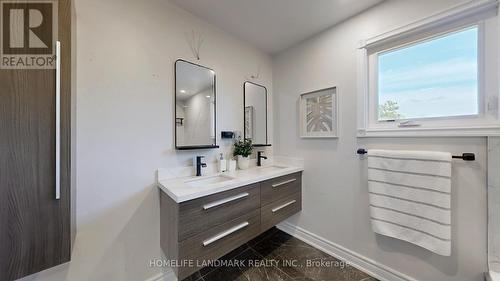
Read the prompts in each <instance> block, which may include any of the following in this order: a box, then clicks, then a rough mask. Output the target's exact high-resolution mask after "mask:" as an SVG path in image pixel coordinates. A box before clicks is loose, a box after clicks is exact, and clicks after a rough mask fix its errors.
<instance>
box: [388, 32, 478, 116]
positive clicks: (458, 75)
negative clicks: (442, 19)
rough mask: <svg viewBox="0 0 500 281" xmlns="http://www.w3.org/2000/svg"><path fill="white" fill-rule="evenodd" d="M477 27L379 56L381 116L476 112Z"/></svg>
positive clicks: (451, 114)
mask: <svg viewBox="0 0 500 281" xmlns="http://www.w3.org/2000/svg"><path fill="white" fill-rule="evenodd" d="M477 42H478V28H477V27H472V28H468V29H465V30H461V31H459V32H456V33H451V34H448V35H446V36H444V37H439V38H436V39H433V40H430V41H425V42H422V43H419V44H416V45H413V46H410V47H407V48H403V49H399V50H395V51H392V52H388V53H385V54H381V55H379V57H378V75H379V78H378V99H379V120H391V119H413V118H432V117H445V116H461V115H475V114H478V78H477V74H478V65H477V60H478V46H477V44H478V43H477Z"/></svg>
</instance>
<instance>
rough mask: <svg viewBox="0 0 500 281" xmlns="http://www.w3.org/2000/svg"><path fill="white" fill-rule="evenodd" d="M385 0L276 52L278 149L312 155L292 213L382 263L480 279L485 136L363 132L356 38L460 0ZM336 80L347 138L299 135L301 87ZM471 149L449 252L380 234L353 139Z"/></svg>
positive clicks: (457, 188)
mask: <svg viewBox="0 0 500 281" xmlns="http://www.w3.org/2000/svg"><path fill="white" fill-rule="evenodd" d="M458 3H459V1H451V0H439V1H420V0H406V1H387V2H384V3H382V4H381V5H379V6H377V7H375V8H373V9H371V10H369V11H367V12H365V13H363V14H360V15H358V16H356V17H354V18H352V19H350V20H348V21H345V22H344V23H342V24H340V25H339V26H337V27H334V28H332V29H329V30H327V31H325V32H323V33H322V34H319V35H317V36H315V37H313V38H311V39H309V40H307V41H305V42H303V43H301V44H300V45H298V46H294V47H292V48H291V49H289V50H286V51H285V52H283V53H281V54H279V55H278V56H276V57H275V58H274V61H273V77H274V94H275V95H274V98H275V99H274V103H275V105H276V106H275V108H274V110H275V124H276V130H275V131H274V132H275V143H276V144H277V146H276V148H275V152H276V154H278V155H289V156H298V157H303V158H304V159H305V172H304V187H303V196H304V198H303V210H302V212H301V213H300V214H298V215H296V216H295V217H293V218H292V219H290V220H289V222H290V223H292V224H295V225H297V226H299V227H302V228H304V229H306V230H308V231H310V232H312V233H314V234H317V235H319V236H322V237H324V238H326V239H328V240H329V241H331V242H333V243H336V244H338V245H340V246H343V247H345V248H347V249H349V250H351V251H354V252H356V253H358V254H360V255H362V256H364V257H366V258H368V259H371V260H373V261H375V262H377V263H380V264H382V265H385V266H388V267H390V268H392V269H394V270H396V271H399V272H401V273H403V274H406V275H408V276H410V277H413V278H416V279H417V280H423V281H438V280H439V281H479V280H481V281H482V280H484V279H483V278H484V277H483V272H485V271H486V270H487V258H486V255H487V254H486V245H487V243H486V237H487V227H486V218H487V211H486V208H487V207H486V206H487V200H486V165H487V164H486V160H487V154H486V139H485V138H453V139H445V138H420V139H411V138H409V139H392V138H391V139H389V138H388V139H373V138H372V139H358V138H356V124H357V122H356V63H357V60H356V47H357V44H358V41H359V40H362V39H366V38H370V37H372V36H375V35H378V34H380V33H383V32H386V31H389V30H391V29H394V28H396V27H399V26H401V25H404V24H407V23H410V22H412V21H415V20H418V19H420V18H422V17H426V16H429V15H431V14H433V13H435V12H437V11H441V10H443V9H446V8H448V7H451V6H453V5H456V4H458ZM331 86H337V87H338V94H339V103H340V138H339V139H338V140H334V139H328V140H320V139H316V140H315V139H301V138H299V126H298V124H299V117H298V114H297V112H298V98H299V95H300V94H301V93H305V92H310V91H313V90H318V89H322V88H327V87H331ZM358 147H363V148H386V149H412V150H437V151H449V152H452V153H455V154H460V153H462V152H474V153H476V156H477V161H475V162H473V163H470V162H469V163H466V162H463V161H462V162H460V161H455V162H454V165H453V194H452V210H453V215H452V216H453V218H452V222H453V227H452V240H453V241H452V247H453V248H452V251H453V253H452V256H451V257H441V256H438V255H435V254H432V253H431V252H429V251H426V250H424V249H422V248H419V247H417V246H413V245H411V244H409V243H406V242H402V241H398V240H395V239H392V238H388V237H383V236H379V235H375V234H374V233H373V231H372V230H371V227H370V222H369V208H368V192H367V184H366V160H361V159H359V157H358V156H357V155H356V153H355V152H356V149H357V148H358Z"/></svg>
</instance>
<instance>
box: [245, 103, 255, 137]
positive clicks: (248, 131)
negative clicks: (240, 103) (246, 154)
mask: <svg viewBox="0 0 500 281" xmlns="http://www.w3.org/2000/svg"><path fill="white" fill-rule="evenodd" d="M253 115H254V108H253V106H247V107H245V138H247V139H253V121H254V116H253Z"/></svg>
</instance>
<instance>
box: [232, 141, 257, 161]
mask: <svg viewBox="0 0 500 281" xmlns="http://www.w3.org/2000/svg"><path fill="white" fill-rule="evenodd" d="M252 152H253V146H252V140H250V139H245V140H242V139H241V138H239V139H238V140H237V141H236V142H235V143H234V152H233V155H234V156H238V155H241V156H243V157H248V156H250V155H252Z"/></svg>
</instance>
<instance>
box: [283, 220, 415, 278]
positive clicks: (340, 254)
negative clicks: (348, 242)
mask: <svg viewBox="0 0 500 281" xmlns="http://www.w3.org/2000/svg"><path fill="white" fill-rule="evenodd" d="M277 227H278V229H280V230H282V231H284V232H286V233H288V234H290V235H292V236H294V237H296V238H297V239H300V240H302V241H304V242H305V243H307V244H309V245H311V246H314V247H316V248H318V249H320V250H322V251H323V252H325V253H327V254H329V255H331V256H333V257H335V258H337V259H340V260H344V261H346V262H348V263H349V264H351V265H352V266H354V267H356V268H358V269H359V270H361V271H364V272H366V273H368V274H369V275H371V276H373V277H375V278H377V279H379V280H382V281H417V280H416V279H414V278H412V277H410V276H407V275H405V274H403V273H401V272H398V271H396V270H394V269H392V268H389V267H387V266H385V265H382V264H380V263H377V262H375V261H373V260H371V259H369V258H367V257H364V256H362V255H360V254H358V253H355V252H353V251H351V250H349V249H346V248H344V247H342V246H340V245H337V244H335V243H333V242H331V241H329V240H327V239H325V238H323V237H321V236H318V235H316V234H314V233H312V232H309V231H307V230H305V229H303V228H301V227H298V226H296V225H293V224H291V223H289V222H282V223H280V224H278V226H277Z"/></svg>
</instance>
